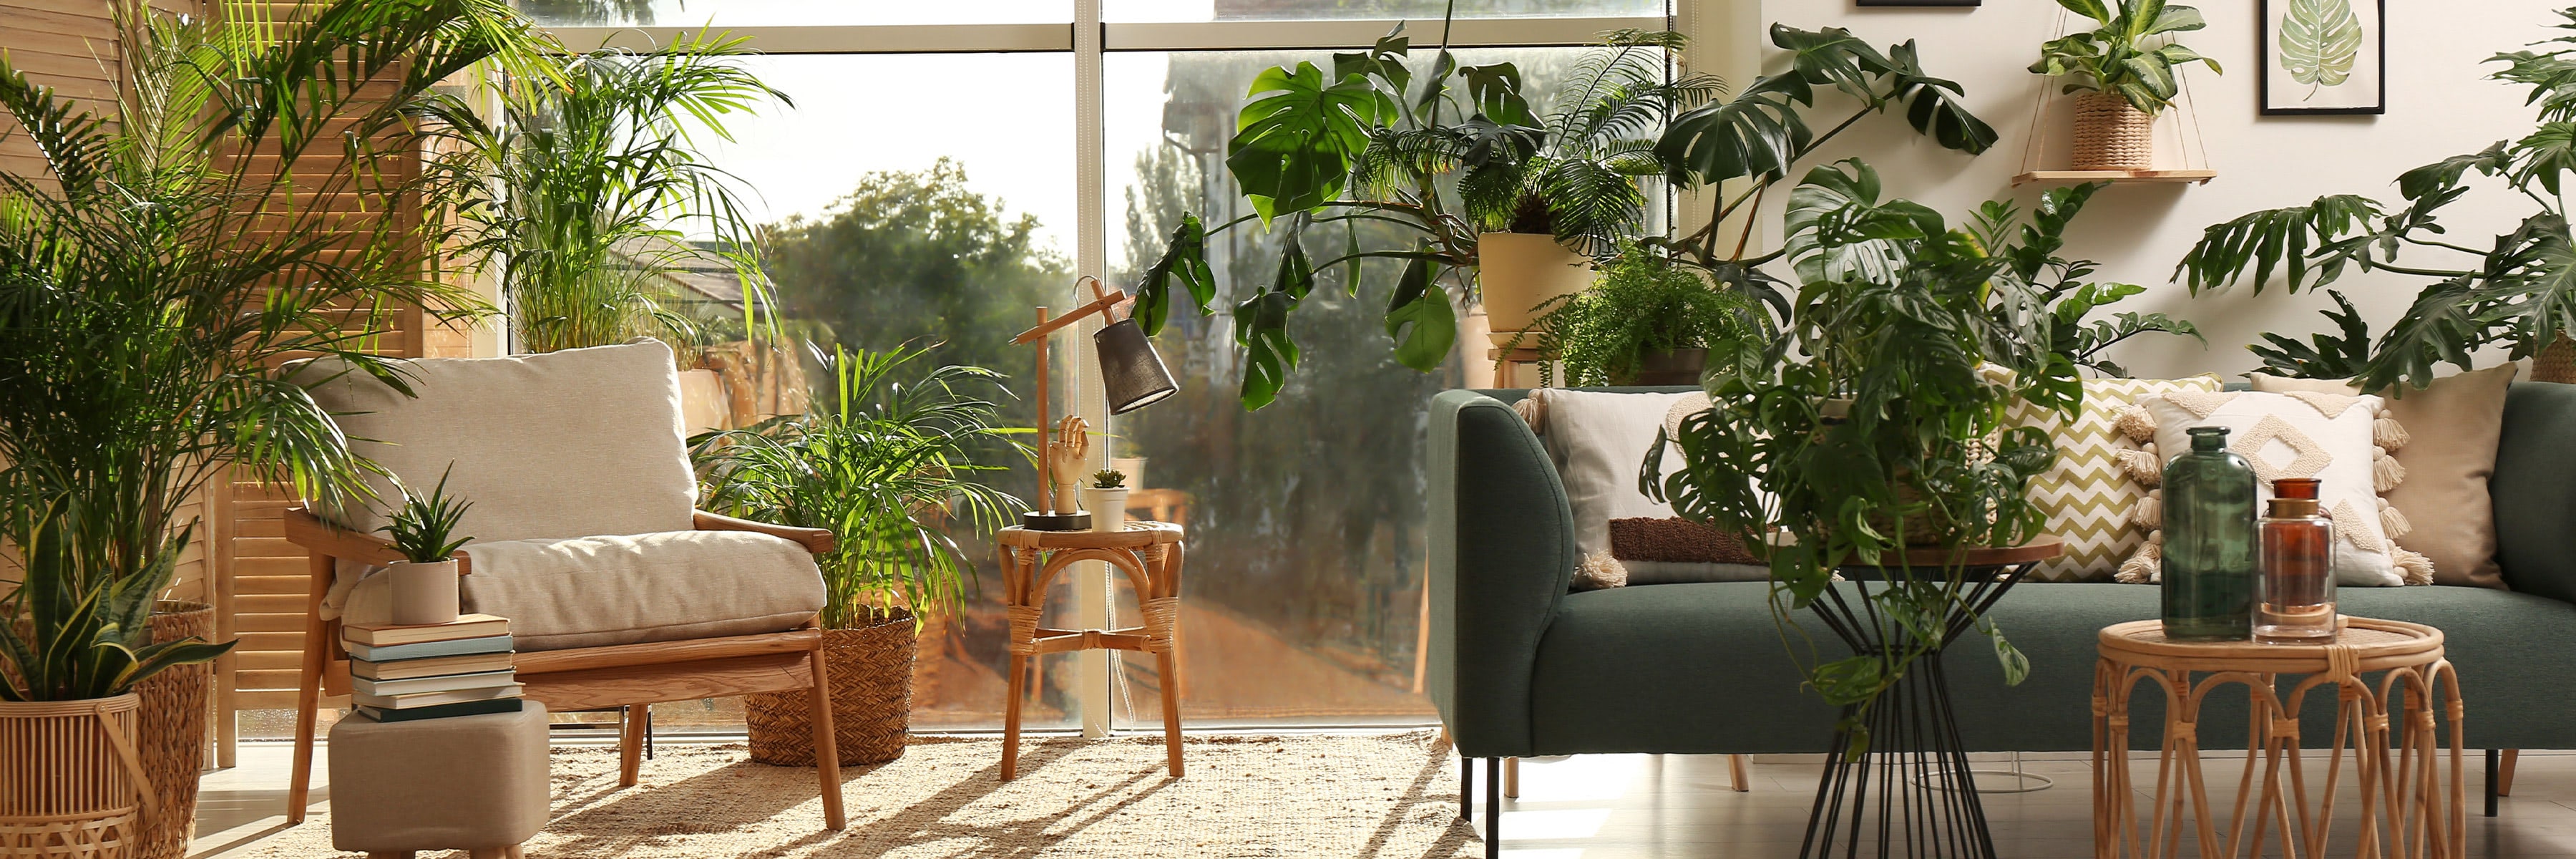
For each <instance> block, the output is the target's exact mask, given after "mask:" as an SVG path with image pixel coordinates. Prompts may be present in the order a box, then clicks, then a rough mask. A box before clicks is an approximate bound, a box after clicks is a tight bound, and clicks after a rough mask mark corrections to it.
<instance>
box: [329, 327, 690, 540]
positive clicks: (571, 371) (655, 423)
mask: <svg viewBox="0 0 2576 859" xmlns="http://www.w3.org/2000/svg"><path fill="white" fill-rule="evenodd" d="M399 366H400V367H401V368H402V372H403V374H404V375H405V376H406V377H407V379H408V384H409V385H410V386H411V389H412V391H413V392H414V393H416V394H418V395H419V396H417V397H407V396H404V395H403V394H402V392H400V391H397V390H395V389H393V388H392V387H390V386H388V385H386V384H384V383H383V382H380V381H377V380H376V379H375V378H373V377H371V376H368V375H367V374H365V373H363V372H352V371H349V369H348V368H347V367H346V366H345V365H343V364H341V363H340V362H338V361H336V360H333V359H316V360H313V361H306V362H299V363H297V364H291V365H288V367H287V370H286V373H287V374H288V375H287V378H289V379H291V380H293V381H294V382H295V383H296V384H300V385H303V386H305V387H306V388H307V389H308V390H310V391H312V394H313V399H314V401H315V402H317V403H320V404H321V406H322V407H323V408H324V409H326V410H328V411H329V412H331V414H332V416H333V420H335V421H337V422H338V423H339V425H340V431H341V432H342V433H343V434H346V435H347V436H348V437H349V447H350V449H351V450H352V451H354V452H356V453H357V454H358V455H359V456H363V457H366V458H368V459H371V460H374V461H375V462H376V463H378V464H380V465H382V466H384V467H385V468H386V470H388V471H391V472H393V474H394V475H395V476H397V477H400V478H401V479H402V482H403V485H405V486H407V487H410V488H411V490H412V491H413V492H418V493H426V492H428V491H429V490H430V488H431V487H434V486H437V485H438V480H439V475H440V474H441V473H442V472H447V470H448V468H449V466H450V465H451V464H453V466H454V468H455V470H454V471H453V472H452V473H449V476H448V478H447V494H448V495H449V496H450V497H454V498H458V499H461V500H464V501H470V502H473V504H474V506H473V507H472V508H471V509H468V510H467V511H466V512H465V519H464V522H463V523H461V525H460V526H459V528H458V531H457V533H458V534H459V535H461V536H468V537H472V538H474V539H475V541H476V542H477V543H496V542H501V541H505V540H533V539H561V538H567V537H591V536H600V535H618V534H649V533H654V532H660V531H687V530H690V529H691V528H692V527H693V526H692V524H691V521H690V511H691V509H692V508H694V507H695V506H696V504H697V480H696V477H695V475H694V474H693V473H692V472H691V471H690V469H689V454H688V444H687V441H686V440H685V439H684V438H683V436H682V431H681V426H680V380H679V372H678V370H677V369H676V367H675V365H674V364H673V363H672V358H671V347H669V346H666V345H663V344H662V343H660V342H656V341H643V342H638V343H629V344H625V345H620V346H597V347H592V348H588V349H567V350H564V351H561V352H550V353H546V354H542V355H514V356H511V357H507V358H423V359H418V360H411V361H403V362H400V365H399ZM374 483H375V488H376V492H377V495H378V497H379V499H381V500H379V501H377V502H375V503H374V504H373V505H371V506H369V507H368V508H366V509H350V510H338V511H330V513H331V515H332V518H334V519H336V520H338V521H339V523H340V524H342V525H344V526H347V527H349V528H352V529H355V530H358V531H364V532H373V531H374V530H375V529H376V528H377V527H379V526H382V525H384V524H385V521H386V516H385V511H386V510H388V509H390V508H391V507H392V506H393V505H394V504H397V503H399V500H400V498H401V495H400V494H399V493H397V492H396V491H395V490H394V488H393V484H392V483H391V481H388V480H385V479H384V478H382V477H378V478H375V479H374Z"/></svg>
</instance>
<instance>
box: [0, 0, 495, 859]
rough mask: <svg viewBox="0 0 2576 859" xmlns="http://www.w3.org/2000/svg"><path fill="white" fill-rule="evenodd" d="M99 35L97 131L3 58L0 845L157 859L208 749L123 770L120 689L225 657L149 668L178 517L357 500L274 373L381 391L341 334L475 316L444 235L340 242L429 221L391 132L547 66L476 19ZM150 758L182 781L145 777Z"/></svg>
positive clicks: (353, 341)
mask: <svg viewBox="0 0 2576 859" xmlns="http://www.w3.org/2000/svg"><path fill="white" fill-rule="evenodd" d="M110 8H111V9H113V10H114V11H115V16H116V17H115V24H116V37H117V38H116V40H115V44H114V46H113V48H112V49H113V50H114V51H115V52H116V55H117V57H116V58H117V60H118V66H119V68H120V69H121V70H122V73H123V75H124V76H125V78H126V79H125V80H124V82H123V83H124V85H123V86H121V87H120V88H119V89H118V92H119V96H118V98H119V100H118V101H117V102H116V103H114V104H112V105H104V106H102V105H91V104H82V103H79V102H76V101H74V100H72V99H70V98H68V97H65V96H63V95H61V94H58V93H56V92H55V91H53V90H52V89H50V88H47V87H44V86H40V85H37V84H36V83H34V82H33V81H31V80H29V79H28V76H27V74H26V73H24V72H23V71H22V70H21V69H19V68H17V67H15V66H13V65H11V64H10V61H9V60H8V59H7V58H6V57H0V110H5V111H6V112H7V113H8V114H9V115H10V116H11V117H12V118H13V119H14V120H15V121H16V123H17V125H18V126H19V131H18V132H17V133H19V134H24V135H27V136H29V137H30V138H32V139H33V140H35V141H36V143H37V146H36V150H37V151H38V152H39V153H40V155H41V160H40V161H39V162H38V166H36V167H34V168H32V169H30V168H23V167H18V166H14V165H13V166H11V167H10V168H8V169H6V170H0V331H7V332H8V335H7V336H5V337H0V540H5V541H6V542H7V543H10V544H13V545H14V546H15V547H16V549H17V552H18V555H19V564H18V567H19V569H18V573H19V580H18V581H17V583H16V587H15V588H14V590H13V591H12V592H10V593H8V594H6V595H5V596H0V736H5V737H9V738H11V739H9V740H7V741H0V742H6V743H8V744H9V745H8V747H6V748H0V783H7V784H11V785H23V786H34V787H33V789H24V790H11V791H7V792H0V844H10V845H30V844H33V845H38V847H37V849H38V850H39V851H40V852H47V853H57V852H58V853H61V854H63V855H72V854H78V855H97V856H126V855H135V854H136V853H140V852H145V851H148V852H150V853H151V854H153V855H173V856H175V855H178V852H177V851H178V850H179V849H180V848H184V846H185V844H186V841H187V833H188V825H189V814H190V810H191V808H192V806H193V803H194V801H195V800H194V796H195V794H194V790H193V786H194V784H195V777H194V775H195V773H196V771H197V769H198V767H197V757H196V754H197V750H198V749H200V748H202V747H203V745H204V736H203V731H204V722H203V720H202V719H201V718H200V719H197V720H196V721H194V722H193V724H194V725H195V726H196V727H195V731H194V735H192V736H185V737H182V738H178V739H177V740H174V741H172V742H169V743H144V744H141V750H140V752H139V753H138V752H136V747H137V744H136V743H135V742H134V740H135V738H136V735H137V729H138V726H137V723H138V721H142V722H146V723H148V721H149V720H150V719H151V718H153V715H154V714H153V713H151V712H143V713H140V714H138V709H139V707H140V706H141V702H140V701H139V700H138V695H137V694H136V692H135V690H136V689H137V687H138V685H139V684H142V683H144V682H145V681H147V680H150V679H153V678H155V677H156V675H160V674H163V673H164V672H166V671H168V669H170V668H172V667H174V666H181V665H190V664H197V663H203V662H205V661H207V660H210V659H213V658H215V657H216V656H217V655H219V654H221V653H223V652H225V651H226V650H227V649H229V648H230V647H231V646H232V645H231V643H230V642H222V643H207V642H204V641H202V640H197V639H195V638H177V639H174V640H168V641H155V640H154V637H153V627H154V623H153V622H152V618H151V613H152V611H153V608H154V603H155V599H156V598H157V597H159V596H161V595H162V594H163V593H164V592H166V591H167V590H168V588H169V586H170V585H171V582H172V579H173V576H174V570H175V569H176V568H177V565H178V563H179V560H180V558H181V556H182V554H183V553H184V552H185V551H186V549H187V548H188V547H189V545H190V544H191V543H192V542H193V541H194V540H195V538H196V533H197V532H196V529H195V527H194V526H195V525H196V523H195V522H193V521H188V520H184V519H182V518H180V517H181V512H182V510H183V509H184V508H185V506H186V505H188V504H189V503H191V498H192V497H193V496H198V495H199V494H200V493H202V492H203V491H204V490H205V489H206V488H207V487H208V486H209V485H210V484H212V483H213V482H214V481H218V480H229V479H231V475H232V473H233V469H234V468H235V467H236V466H240V467H246V468H250V469H254V471H253V472H252V473H262V474H274V475H277V476H279V477H282V478H284V479H287V480H290V481H292V482H293V483H295V484H296V485H297V489H298V491H301V492H303V493H305V494H306V495H307V496H309V497H322V498H346V497H349V496H350V495H352V494H354V493H358V492H362V491H363V487H364V482H363V480H362V479H361V475H362V468H361V463H359V462H358V461H357V460H355V459H354V458H353V457H352V456H351V455H350V453H349V450H348V446H347V443H346V439H344V438H342V437H341V436H340V435H339V433H338V432H337V430H336V429H335V428H334V427H333V425H332V423H331V420H330V416H329V415H327V414H325V413H324V412H323V411H322V409H321V408H319V407H318V406H316V405H315V404H314V402H313V400H312V399H311V398H310V397H308V396H306V395H305V393H304V391H303V389H301V388H298V387H296V386H294V385H292V384H289V383H287V382H284V381H281V380H277V379H275V378H274V377H273V376H272V375H271V374H270V373H269V372H268V368H269V367H271V366H274V365H275V364H276V363H278V362H280V361H282V360H284V359H286V358H288V357H291V356H298V355H314V354H323V355H333V356H339V357H341V358H343V359H344V360H346V361H348V362H349V363H350V366H352V367H355V368H358V371H360V372H370V373H375V374H377V375H380V376H383V377H387V378H393V379H398V378H399V377H398V376H396V375H395V372H394V370H393V369H392V368H391V365H389V364H388V363H386V362H385V361H384V360H383V359H381V358H379V357H377V356H376V355H374V354H373V353H372V352H371V351H370V350H371V349H372V348H373V347H374V346H375V345H376V344H375V343H374V341H373V339H372V338H373V336H374V335H373V334H372V333H371V331H370V326H369V325H368V324H367V323H369V322H370V321H371V320H369V319H367V318H366V317H365V316H364V315H363V311H361V312H360V313H359V315H357V316H356V318H354V319H353V318H352V310H351V309H352V308H361V309H363V308H369V307H381V306H396V305H410V306H418V307H428V308H475V307H479V306H480V305H479V303H478V302H476V301H475V300H474V298H473V296H472V294H471V293H469V292H465V291H463V290H458V289H452V288H448V287H444V286H441V285H439V284H437V283H435V282H431V281H427V280H425V279H424V275H425V273H426V272H428V271H430V267H429V266H427V265H425V264H424V263H425V259H426V255H427V250H428V249H429V248H433V247H436V246H437V243H438V241H439V238H440V237H439V235H438V234H439V231H440V230H442V229H443V226H442V225H443V224H444V222H445V217H444V214H443V213H441V212H438V211H429V212H425V213H424V216H423V217H420V218H379V217H367V218H358V217H351V216H349V215H348V214H347V213H349V212H361V211H363V212H385V211H393V210H397V209H399V208H400V207H403V206H413V205H420V202H421V201H423V200H429V199H435V198H437V197H439V196H440V194H439V193H437V189H436V188H434V187H432V185H433V182H434V180H433V179H431V178H429V177H426V176H420V175H413V174H411V173H409V172H406V171H402V170H392V169H385V168H386V166H387V165H388V164H391V163H394V162H395V161H396V160H398V159H406V158H409V157H411V153H416V152H419V151H421V150H422V148H423V147H425V146H426V145H428V143H429V139H428V138H429V137H430V136H431V135H432V134H434V132H433V131H431V130H429V129H425V128H423V127H421V126H419V125H417V124H415V123H414V122H412V121H411V116H412V112H413V111H416V110H418V109H420V108H421V106H422V103H423V102H424V101H425V100H428V99H430V98H432V97H433V95H432V86H433V85H434V84H436V83H437V82H438V81H439V80H441V79H442V78H445V77H446V76H448V75H450V74H455V73H457V72H460V71H462V70H465V69H467V68H470V67H473V66H475V65H476V64H478V63H481V62H484V61H485V60H490V59H502V60H505V61H508V62H512V63H524V64H525V65H524V67H523V68H525V69H527V70H534V69H535V68H537V67H538V64H539V62H540V60H539V58H540V57H541V56H542V54H541V52H540V51H538V50H537V41H538V37H537V36H536V35H535V34H534V32H533V30H532V29H531V28H529V27H528V26H527V24H526V22H525V21H524V20H523V19H521V18H519V17H518V16H517V15H515V14H514V13H512V12H510V11H509V10H508V8H507V7H505V6H500V5H497V4H491V3H481V2H470V3H439V4H413V3H380V2H368V0H342V2H336V3H316V4H311V5H309V6H307V7H306V8H305V9H304V10H303V11H302V14H301V15H299V16H298V20H297V21H296V22H295V23H294V24H293V25H291V26H281V27H247V26H245V27H236V26H227V25H219V24H214V23H210V22H209V21H208V20H207V19H205V18H202V17H196V18H182V17H178V16H176V15H172V14H166V13H162V12H157V11H153V10H152V7H149V6H147V5H145V4H140V3H135V4H127V3H117V4H111V6H110ZM222 12H223V13H224V16H225V17H227V18H232V19H236V20H239V19H241V18H242V17H243V16H250V17H251V18H252V19H253V20H258V19H264V18H265V17H266V15H267V4H264V3H252V2H247V0H245V2H237V3H226V4H224V7H223V9H222ZM360 48H363V49H360ZM254 148H256V149H257V150H259V151H260V152H261V153H262V155H263V156H264V157H261V158H244V157H238V156H237V153H240V152H243V151H247V150H251V149H254ZM290 198H291V199H293V200H294V201H295V202H294V204H292V205H285V204H282V201H285V200H288V199H290ZM264 201H275V202H274V203H272V202H264ZM438 312H439V314H440V315H442V316H446V317H449V318H459V317H463V316H467V315H470V312H469V311H449V310H440V311H438ZM102 732H104V735H103V736H105V737H106V738H108V739H109V740H110V742H104V743H102V742H98V741H97V740H98V739H99V738H100V737H102ZM155 750H166V751H165V752H160V753H169V754H177V755H180V756H181V757H179V758H178V759H176V760H151V759H142V758H143V756H145V755H151V754H155V753H156V751H155ZM146 773H154V774H174V775H176V778H175V779H172V780H167V781H164V780H161V779H157V778H156V779H154V780H153V783H150V784H147V783H144V780H145V774H146ZM156 788H157V790H156ZM156 794H157V795H156ZM147 812H148V814H147ZM138 814H144V815H145V820H144V825H143V826H141V827H140V828H139V830H138V826H137V815H138ZM102 841H104V842H106V843H102Z"/></svg>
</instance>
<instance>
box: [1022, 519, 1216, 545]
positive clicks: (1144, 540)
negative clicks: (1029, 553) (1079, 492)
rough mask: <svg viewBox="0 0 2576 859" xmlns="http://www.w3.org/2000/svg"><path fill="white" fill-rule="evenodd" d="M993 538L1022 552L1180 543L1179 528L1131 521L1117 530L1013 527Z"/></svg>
mask: <svg viewBox="0 0 2576 859" xmlns="http://www.w3.org/2000/svg"><path fill="white" fill-rule="evenodd" d="M993 539H994V540H995V541H998V542H1000V543H1001V544H1002V545H1005V546H1015V547H1018V548H1023V549H1137V548H1143V547H1145V546H1152V545H1157V544H1169V543H1178V542H1180V541H1181V526H1179V525H1175V524H1172V523H1170V522H1143V521H1131V522H1128V523H1127V527H1126V528H1125V529H1123V530H1118V531H1031V530H1029V529H1027V528H1022V527H1020V526H1017V525H1013V526H1011V527H1008V528H1004V529H1002V530H1000V531H997V532H994V534H993Z"/></svg>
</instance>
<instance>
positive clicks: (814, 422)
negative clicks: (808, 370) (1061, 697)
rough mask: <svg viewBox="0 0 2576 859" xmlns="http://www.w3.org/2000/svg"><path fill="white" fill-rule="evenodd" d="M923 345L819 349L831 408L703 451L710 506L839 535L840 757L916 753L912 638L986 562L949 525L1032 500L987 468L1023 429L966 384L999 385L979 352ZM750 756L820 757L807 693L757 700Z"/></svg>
mask: <svg viewBox="0 0 2576 859" xmlns="http://www.w3.org/2000/svg"><path fill="white" fill-rule="evenodd" d="M925 353H926V350H925V349H923V348H917V347H909V346H907V347H898V348H896V349H893V350H890V351H884V352H877V351H870V350H864V349H862V350H856V351H838V352H835V353H834V354H832V355H830V356H824V357H823V358H822V361H823V364H824V366H825V367H826V368H827V369H829V370H830V372H831V377H830V378H831V381H832V383H833V388H834V390H833V391H832V393H831V396H830V397H828V398H827V399H826V400H825V403H826V404H827V405H828V408H825V409H823V410H822V411H819V412H816V413H813V414H806V415H798V416H793V417H781V418H777V419H774V420H771V421H768V422H766V423H764V424H763V425H761V426H758V427H754V428H751V429H745V430H732V431H727V432H721V433H714V434H711V435H708V436H705V437H704V438H703V439H702V440H701V441H700V442H699V443H698V445H697V446H696V449H695V454H694V455H695V457H696V459H697V460H698V463H699V467H700V471H701V473H702V474H703V475H704V482H705V484H706V488H707V493H706V497H707V504H708V506H709V508H710V509H713V510H716V511H718V512H722V513H728V514H732V515H737V516H745V517H753V518H758V519H760V520H761V521H765V522H777V523H780V524H783V525H793V526H797V527H802V528H823V529H827V530H830V531H831V532H832V533H833V535H834V536H836V537H838V538H839V543H838V545H837V546H835V547H834V549H833V550H832V551H831V552H830V553H828V554H825V555H821V556H818V557H817V558H815V560H816V562H817V563H818V564H820V565H821V567H822V571H823V584H824V589H825V592H826V594H827V595H828V599H827V601H826V602H825V604H824V607H823V612H822V617H821V621H822V625H823V636H824V651H823V653H824V658H825V659H826V660H829V665H830V675H831V686H832V688H831V690H830V693H831V698H832V726H833V735H834V738H835V739H836V740H837V741H838V743H839V750H840V758H841V760H840V762H841V763H842V764H843V765H859V764H872V763H882V762H885V761H890V760H893V759H895V758H897V757H901V756H902V755H903V747H904V733H905V730H906V728H907V727H908V725H909V724H910V720H911V707H912V661H913V653H914V650H915V644H916V642H917V640H918V635H919V633H920V631H921V629H922V628H923V627H924V626H925V625H926V623H927V621H928V614H929V613H931V612H944V613H947V614H949V615H951V616H954V615H955V613H956V612H957V611H958V610H959V609H960V608H962V607H963V605H964V602H965V595H966V589H967V587H968V586H969V583H970V582H971V580H972V579H971V577H972V574H973V573H972V570H973V564H972V562H971V561H968V560H967V559H966V557H965V555H964V553H963V552H961V551H960V550H959V549H958V547H957V544H956V543H955V541H953V540H951V539H950V538H949V536H948V533H947V530H948V523H949V522H950V521H951V520H963V522H964V524H966V525H968V526H969V527H970V528H971V530H974V531H977V532H981V531H985V530H989V529H994V528H998V527H1000V524H1003V523H1006V522H1007V520H1008V519H1009V518H1010V514H1011V513H1012V512H1014V510H1015V509H1016V508H1018V507H1019V506H1020V502H1019V501H1018V500H1017V499H1014V498H1012V497H1011V496H1009V495H1006V494H1004V493H1002V492H1001V491H999V490H996V489H994V488H993V487H991V486H988V485H986V484H985V483H984V482H983V481H982V479H981V478H982V477H983V476H984V475H986V474H989V473H993V472H999V471H1003V470H1004V466H1000V465H994V464H990V463H992V462H993V461H994V460H996V459H998V458H1001V457H1005V456H1009V455H1012V453H1013V452H1014V451H1016V450H1018V449H1019V446H1018V445H1016V444H1014V443H1012V442H1011V441H1010V440H1009V438H1008V436H1009V435H1010V434H1011V433H1015V432H1020V430H1017V429H1015V428H1010V427H1005V426H1003V424H1002V419H1001V418H1002V416H1001V412H1000V409H999V408H998V407H997V406H996V405H995V404H994V403H993V402H991V401H989V400H984V399H980V398H979V396H978V395H977V394H976V393H974V392H970V390H969V388H983V387H986V386H990V387H991V389H992V390H993V391H995V392H999V391H1001V390H1002V388H1001V384H1000V383H1001V378H1002V377H1001V376H1000V375H999V374H997V373H994V372H992V371H990V370H985V369H983V368H980V367H960V366H943V367H939V368H937V369H933V370H929V371H928V372H924V373H916V371H914V370H913V369H912V367H913V362H914V361H916V360H918V359H920V358H921V357H922V356H923V355H924V354H925ZM744 704H745V710H746V711H747V716H748V721H749V723H750V728H751V756H752V759H753V760H757V761H760V762H763V763H769V764H777V765H782V766H811V765H813V763H814V743H813V737H814V729H813V725H812V724H811V723H810V722H809V721H808V718H809V713H810V710H809V705H808V703H807V701H806V700H805V698H804V693H802V692H781V693H765V694H760V695H751V696H746V697H745V700H744Z"/></svg>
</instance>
